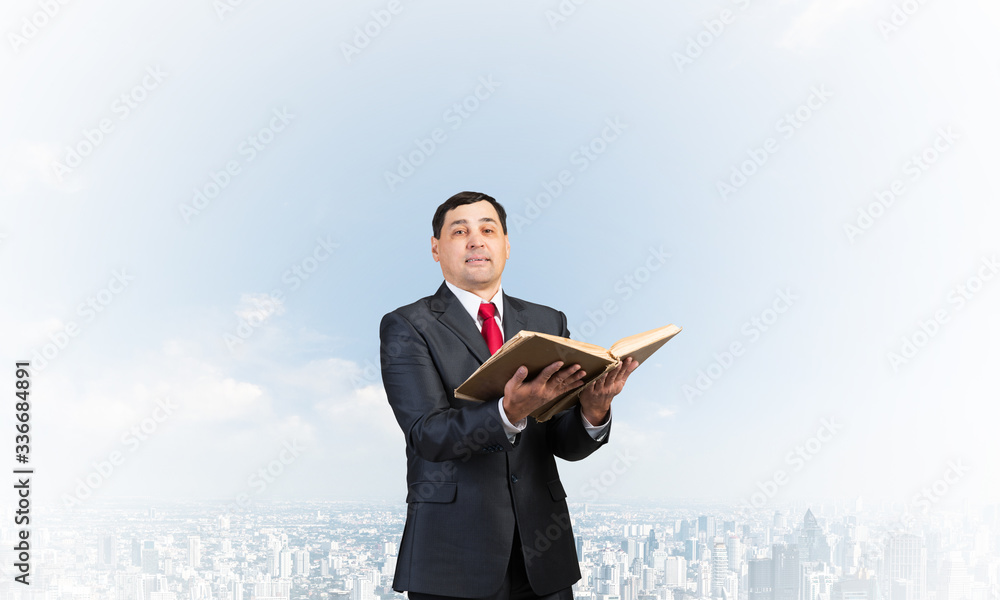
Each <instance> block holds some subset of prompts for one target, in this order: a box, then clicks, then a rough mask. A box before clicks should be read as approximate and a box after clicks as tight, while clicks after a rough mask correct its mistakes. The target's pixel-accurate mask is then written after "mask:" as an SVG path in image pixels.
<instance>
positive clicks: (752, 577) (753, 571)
mask: <svg viewBox="0 0 1000 600" xmlns="http://www.w3.org/2000/svg"><path fill="white" fill-rule="evenodd" d="M747 592H748V598H749V600H772V598H773V595H774V572H773V570H772V567H771V559H769V558H755V559H752V560H750V561H748V562H747Z"/></svg>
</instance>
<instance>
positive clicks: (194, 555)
mask: <svg viewBox="0 0 1000 600" xmlns="http://www.w3.org/2000/svg"><path fill="white" fill-rule="evenodd" d="M188 564H190V565H191V568H192V569H197V568H199V567H200V566H201V538H200V537H198V536H197V535H192V536H190V537H188Z"/></svg>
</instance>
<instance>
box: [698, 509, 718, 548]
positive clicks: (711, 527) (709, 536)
mask: <svg viewBox="0 0 1000 600" xmlns="http://www.w3.org/2000/svg"><path fill="white" fill-rule="evenodd" d="M702 533H704V534H705V543H707V544H709V545H710V546H711V544H712V542H713V540H714V538H715V535H716V533H715V517H710V516H706V515H702V516H700V517H698V534H699V536H700V535H701V534H702Z"/></svg>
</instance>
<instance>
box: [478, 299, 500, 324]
mask: <svg viewBox="0 0 1000 600" xmlns="http://www.w3.org/2000/svg"><path fill="white" fill-rule="evenodd" d="M496 310H497V307H496V306H493V303H492V302H481V303H480V304H479V318H481V319H482V320H484V321H485V320H486V319H492V318H493V316H494V315H495V314H496Z"/></svg>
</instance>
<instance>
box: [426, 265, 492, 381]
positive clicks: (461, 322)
mask: <svg viewBox="0 0 1000 600" xmlns="http://www.w3.org/2000/svg"><path fill="white" fill-rule="evenodd" d="M430 309H431V310H432V311H434V312H435V313H438V321H440V322H441V324H442V325H444V326H445V327H447V328H448V329H450V330H451V331H452V333H454V334H455V335H457V336H458V338H459V339H460V340H462V343H463V344H465V346H466V347H467V348H468V349H469V352H472V354H473V355H474V356H475V357H476V358H477V359H478V360H479V362H480V363H483V362H486V359H487V358H489V357H490V349H489V347H487V346H486V340H485V339H483V334H482V333H480V332H479V328H477V327H476V324H475V323H474V322H473V321H472V319H471V318H470V317H469V313H467V312H465V308H463V307H462V303H461V302H459V301H458V298H456V297H455V294H453V293H451V290H449V289H448V286H447V285H445V284H444V283H442V284H441V287H440V288H438V291H437V293H436V294H434V295H433V296H431V302H430ZM506 309H507V305H506V304H504V310H506ZM504 321H506V313H505V314H504ZM504 329H506V323H505V327H504ZM505 339H506V338H505Z"/></svg>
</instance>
